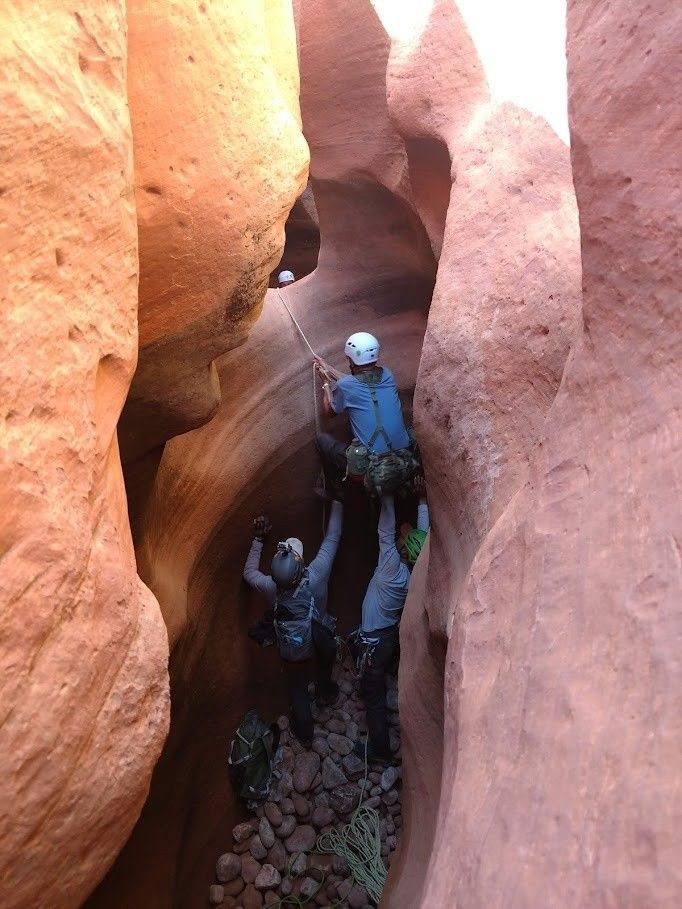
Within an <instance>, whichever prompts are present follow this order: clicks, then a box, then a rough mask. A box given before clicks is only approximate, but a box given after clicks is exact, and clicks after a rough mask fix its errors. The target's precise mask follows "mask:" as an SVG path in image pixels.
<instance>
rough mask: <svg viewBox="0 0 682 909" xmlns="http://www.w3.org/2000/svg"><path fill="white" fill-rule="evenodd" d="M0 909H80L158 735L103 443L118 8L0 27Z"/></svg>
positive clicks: (122, 142)
mask: <svg viewBox="0 0 682 909" xmlns="http://www.w3.org/2000/svg"><path fill="white" fill-rule="evenodd" d="M0 20H1V22H2V24H1V26H0V59H1V60H2V61H3V66H2V80H1V81H0V111H1V113H0V146H1V147H2V152H3V154H2V158H3V168H2V171H3V172H2V178H1V179H2V187H1V189H0V229H1V230H2V234H3V240H4V242H3V275H2V279H3V280H2V298H3V299H2V309H1V316H0V318H1V319H2V333H1V338H2V342H1V343H2V346H3V351H2V357H1V363H2V366H1V367H0V370H1V379H0V382H1V386H2V395H1V396H0V397H1V400H2V404H1V405H0V408H1V412H2V444H1V446H0V529H1V535H2V544H1V551H2V569H1V571H2V575H1V578H0V599H1V601H2V606H3V608H2V631H1V633H0V642H1V643H0V665H1V673H0V704H1V705H2V708H1V711H2V714H1V718H0V767H1V768H2V773H0V805H1V806H2V809H1V811H0V855H1V856H2V858H1V859H0V903H1V904H2V905H3V906H4V907H7V909H11V907H25V906H29V905H43V906H50V907H55V909H57V907H73V906H77V905H79V904H80V903H81V902H82V901H83V899H84V898H85V897H86V896H87V894H88V892H89V891H90V889H91V888H92V887H93V886H94V885H95V884H96V883H97V881H98V880H99V878H100V877H101V875H102V874H103V872H104V870H105V869H106V868H107V866H108V865H109V864H110V863H111V862H112V861H113V859H114V857H115V855H116V853H117V852H118V850H119V849H120V848H121V845H122V844H123V843H124V842H125V840H126V838H127V836H128V834H129V833H130V830H131V828H132V826H133V824H134V822H135V820H136V819H137V816H138V814H139V812H140V809H141V807H142V803H143V801H144V799H145V797H146V794H147V790H148V786H149V778H150V775H151V771H152V767H153V766H154V764H155V762H156V760H157V758H158V755H159V751H160V749H161V745H162V742H163V739H164V737H165V734H166V730H167V726H168V675H167V671H166V660H167V654H168V647H167V638H166V630H165V628H164V625H163V622H162V620H161V616H160V613H159V608H158V604H157V603H156V601H155V599H154V597H153V596H152V595H151V594H150V592H149V591H148V590H147V588H146V587H145V586H144V585H143V584H142V582H141V581H140V579H139V578H138V576H137V574H136V570H135V559H134V554H133V548H132V543H131V538H130V528H129V525H128V516H127V509H126V496H125V491H124V488H123V480H122V476H121V466H120V462H119V456H118V446H117V443H116V422H117V419H118V416H119V414H120V412H121V408H122V407H123V403H124V401H125V397H126V393H127V391H128V386H129V384H130V380H131V377H132V374H133V370H134V367H135V357H136V318H137V316H136V313H137V239H136V237H137V235H136V224H135V207H134V203H133V195H132V185H131V182H132V139H131V134H130V122H129V118H128V107H127V103H126V90H125V77H126V67H125V61H126V48H125V22H124V19H123V4H122V3H118V2H113V3H110V4H108V5H107V6H106V10H104V9H103V7H102V4H101V3H97V2H93V0H87V2H84V3H80V4H78V8H77V11H75V12H74V9H73V5H72V4H68V3H65V2H63V0H54V2H52V3H50V4H49V5H47V6H45V7H44V8H42V9H37V8H36V6H35V4H29V3H25V2H21V0H16V2H11V3H10V4H9V5H8V6H7V5H6V6H5V7H4V8H3V10H2V15H1V16H0Z"/></svg>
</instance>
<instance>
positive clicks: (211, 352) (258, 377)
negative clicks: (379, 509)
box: [0, 0, 682, 909]
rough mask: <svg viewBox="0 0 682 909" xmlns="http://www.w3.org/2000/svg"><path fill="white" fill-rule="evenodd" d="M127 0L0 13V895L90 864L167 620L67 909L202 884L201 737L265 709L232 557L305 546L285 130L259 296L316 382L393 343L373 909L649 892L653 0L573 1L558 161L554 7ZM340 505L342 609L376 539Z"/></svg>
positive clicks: (656, 156) (660, 295) (268, 301)
mask: <svg viewBox="0 0 682 909" xmlns="http://www.w3.org/2000/svg"><path fill="white" fill-rule="evenodd" d="M292 6H293V9H292ZM399 6H400V9H399V8H398V7H399ZM126 7H127V14H126V13H125V12H124V6H123V4H122V3H118V2H114V3H111V4H109V5H108V6H107V10H106V12H103V11H102V10H101V5H99V4H95V3H94V2H87V0H86V3H85V4H83V3H81V4H79V13H78V14H77V15H74V14H73V12H72V10H71V9H70V8H68V9H67V7H66V6H65V5H64V4H63V2H62V0H56V2H55V3H52V4H50V10H49V12H47V11H42V10H39V11H36V10H35V9H33V8H31V9H30V10H29V8H28V6H27V5H26V4H25V3H24V2H22V0H12V2H11V3H10V5H9V6H8V7H7V10H4V9H3V12H2V16H1V17H0V18H1V19H2V22H3V28H2V30H0V48H1V53H0V58H1V59H2V60H3V62H4V61H8V62H9V64H10V65H9V67H3V72H5V71H6V72H7V73H8V74H9V78H8V77H7V76H5V77H4V78H3V82H2V84H1V86H0V92H1V93H2V94H1V98H2V101H3V104H2V107H1V108H0V110H1V111H2V113H0V124H2V125H1V126H0V144H1V147H2V150H3V157H4V158H6V159H7V161H8V162H9V165H10V166H9V167H8V170H7V172H8V174H9V179H8V180H5V177H4V175H3V185H2V187H0V227H1V228H2V230H3V231H4V237H6V238H8V239H9V243H8V244H6V248H7V252H5V249H4V248H3V265H4V267H6V270H7V274H8V275H10V274H11V284H10V283H9V280H8V279H6V278H5V276H4V272H3V284H2V290H3V296H4V295H5V293H7V294H8V295H11V296H10V302H11V303H12V306H11V307H9V308H6V307H3V313H2V318H3V320H4V322H3V327H4V328H5V331H4V332H3V338H4V339H5V341H4V343H5V344H6V345H7V347H8V353H10V354H11V357H10V356H5V357H3V360H2V366H0V369H2V383H3V389H5V390H6V391H7V394H6V395H5V396H4V400H3V405H2V415H3V420H4V435H3V441H2V448H1V449H0V451H1V453H2V454H1V458H0V465H1V466H0V470H1V471H2V480H3V483H2V493H0V495H2V505H3V506H4V507H3V509H2V512H0V514H2V518H0V527H2V533H3V549H2V552H3V566H2V567H3V575H2V588H1V589H2V597H3V605H4V606H5V610H4V615H6V616H7V618H6V619H5V621H4V623H3V630H2V647H0V657H1V659H2V665H3V666H4V667H5V670H4V672H3V676H2V686H3V687H2V694H3V697H2V699H1V700H0V702H1V703H2V704H3V711H4V712H3V714H2V719H3V723H2V725H0V748H1V749H2V757H1V759H2V766H3V768H8V771H7V772H6V773H5V774H3V783H2V786H3V793H2V798H1V799H0V805H2V810H1V811H0V817H1V818H2V828H1V829H0V842H1V843H2V856H3V859H2V861H3V873H2V875H1V876H0V880H1V881H2V884H0V901H1V902H2V904H3V906H4V905H7V906H10V907H12V906H17V907H19V906H24V905H30V904H32V903H33V904H35V903H37V904H40V905H50V906H56V907H61V906H64V907H66V906H75V905H79V904H81V903H82V902H83V900H84V899H85V898H86V897H87V894H88V893H89V891H90V890H91V889H92V888H93V886H95V885H96V883H97V882H98V881H99V880H100V879H101V878H102V875H103V874H104V873H105V871H106V869H107V868H108V867H109V866H110V865H111V863H112V861H113V860H114V857H115V855H116V853H117V852H118V851H119V849H121V846H122V845H123V843H124V841H125V840H126V838H127V837H128V835H129V833H130V831H131V828H132V827H133V824H134V823H135V821H136V819H137V817H138V815H139V813H140V809H141V807H142V803H143V801H144V800H145V796H146V794H147V791H148V788H149V780H150V775H151V773H152V767H153V766H154V764H155V762H156V761H157V758H158V757H159V752H160V751H161V748H162V744H163V742H164V738H165V737H166V733H167V731H168V709H169V703H168V701H169V698H168V684H169V683H168V672H167V668H166V660H167V657H168V649H169V645H170V651H171V655H170V690H171V694H172V696H171V705H172V717H171V723H170V731H169V732H168V737H167V739H166V742H165V745H164V747H163V751H162V752H161V756H160V758H159V760H158V763H157V764H156V768H155V769H154V773H153V777H152V783H151V789H149V796H148V798H147V801H146V803H145V805H144V808H143V809H142V814H141V816H140V818H139V821H138V823H137V824H136V826H135V828H134V829H133V830H132V834H131V835H130V838H129V839H128V841H127V843H126V845H125V847H124V848H123V850H122V851H121V853H120V855H119V856H118V858H117V859H116V861H115V862H114V864H113V866H112V867H111V869H110V871H109V873H108V874H107V875H106V877H105V879H104V880H103V881H102V883H101V884H100V886H99V887H98V888H97V889H96V890H95V892H94V893H93V894H92V895H91V897H90V899H89V900H88V906H90V907H91V909H94V907H97V909H103V907H111V909H113V907H117V909H118V907H120V906H123V905H131V906H138V905H148V906H158V907H169V906H187V905H192V906H194V905H197V904H201V903H202V901H203V900H204V899H205V894H206V886H207V882H209V881H210V880H212V877H213V868H214V862H215V858H216V856H217V855H218V854H220V853H221V852H223V851H224V846H225V842H226V839H225V838H226V835H227V833H228V831H229V827H230V825H231V823H232V822H233V821H234V820H235V819H238V818H239V817H240V810H241V809H240V807H239V805H237V804H236V803H235V800H234V798H233V794H232V792H231V789H230V786H229V783H228V780H227V773H226V753H227V747H228V743H229V739H230V737H231V735H232V733H233V731H234V728H235V726H236V725H237V723H238V721H239V719H240V717H241V715H242V713H243V711H244V710H245V709H246V708H247V707H250V706H254V707H256V708H257V709H258V710H259V711H261V713H262V714H263V716H264V717H266V718H268V719H272V718H274V716H276V714H277V713H278V712H281V710H282V709H283V708H284V706H285V704H284V696H283V691H282V689H283V685H282V677H281V667H280V665H279V661H278V659H277V657H276V655H275V654H274V653H273V649H272V648H270V649H269V650H265V651H263V650H260V649H259V648H257V647H256V645H255V644H253V643H252V642H250V641H249V640H248V638H247V628H248V625H249V624H250V623H251V622H253V621H255V620H256V619H257V618H258V617H259V614H260V612H261V610H262V604H261V603H259V602H258V599H257V598H256V597H254V596H252V595H250V594H249V593H248V592H247V591H246V590H245V588H244V585H243V583H242V582H241V577H240V575H241V568H242V564H243V559H244V558H245V555H246V551H247V546H248V542H249V539H250V530H251V519H252V517H253V516H254V515H255V514H257V513H259V512H260V511H262V510H269V511H270V513H271V516H272V518H273V523H274V525H275V529H274V537H275V539H279V538H280V537H282V536H284V535H289V534H290V533H295V534H296V535H299V536H301V538H302V539H303V541H304V544H305V546H306V550H307V552H308V553H309V552H311V551H313V550H314V549H315V547H316V545H317V543H318V541H319V538H320V519H321V506H320V504H319V502H317V501H316V499H315V497H314V496H313V494H312V486H313V484H314V482H315V479H316V472H317V459H316V455H315V452H314V448H313V444H312V439H313V434H314V427H315V419H314V411H313V390H312V370H311V366H310V355H309V352H308V351H307V349H306V348H305V345H304V344H303V342H302V340H301V338H300V337H299V335H298V334H297V332H296V329H295V327H294V326H293V324H292V321H291V320H290V318H289V315H288V314H287V312H286V309H285V308H284V306H283V305H282V303H281V301H280V299H279V296H278V294H277V292H276V291H274V290H269V291H267V292H266V287H267V285H268V279H269V276H270V275H271V273H272V271H273V269H275V267H276V266H277V265H278V260H279V259H280V255H281V251H282V248H283V244H284V224H285V221H286V220H287V217H288V215H289V212H290V210H291V209H292V206H294V203H295V202H296V199H297V197H300V195H301V193H303V191H304V188H305V187H306V180H307V175H308V167H307V165H308V147H309V149H310V171H309V173H310V182H309V183H308V184H307V185H308V188H307V189H306V191H305V194H304V196H303V197H302V198H301V199H300V201H299V202H297V203H296V207H295V208H294V211H293V213H292V215H291V217H290V219H289V222H288V234H287V246H286V251H285V258H284V259H283V260H282V263H281V265H282V267H293V268H294V270H295V271H301V272H306V273H307V272H310V273H309V274H307V276H306V277H304V278H303V279H302V280H300V281H299V282H297V283H296V284H295V285H293V286H292V287H290V288H288V289H286V290H285V291H284V296H285V299H286V300H287V302H288V304H289V305H290V307H291V309H292V311H293V313H294V314H295V315H296V317H297V318H298V319H299V321H300V323H301V325H302V327H303V328H304V330H305V332H306V334H307V335H308V337H309V338H310V341H311V343H312V344H313V346H314V347H315V349H316V350H317V351H318V352H319V353H320V354H321V355H322V356H324V357H325V358H326V359H328V360H329V361H330V362H332V363H333V364H334V365H336V366H338V367H344V362H343V357H342V355H341V351H342V345H343V341H344V340H345V338H346V336H347V335H348V334H349V333H350V332H351V331H353V330H357V329H359V328H369V329H371V330H373V331H375V332H376V333H377V334H378V335H379V337H380V339H381V341H382V344H383V347H384V352H385V359H386V362H387V363H388V364H389V365H390V366H391V367H392V368H393V369H394V371H395V373H396V376H397V379H398V382H399V386H400V389H401V394H402V396H403V397H404V401H405V404H406V405H407V406H409V405H410V404H411V398H412V394H413V392H414V419H415V423H416V427H417V430H418V433H419V437H420V442H421V445H422V449H423V452H424V460H425V467H426V472H427V481H428V487H429V494H430V505H431V514H432V532H431V535H430V539H429V543H428V547H427V549H426V550H425V552H424V554H423V555H422V557H421V559H420V562H419V564H418V566H417V568H416V569H415V574H414V578H413V584H412V589H411V593H410V597H409V599H408V604H407V606H406V610H405V615H404V618H403V623H402V628H401V639H402V645H403V646H402V662H401V670H400V673H401V719H402V724H403V728H402V734H403V762H404V766H403V770H404V784H403V806H404V815H405V824H404V836H403V841H402V849H401V852H400V854H399V856H398V859H397V861H396V862H395V863H394V864H393V866H392V868H391V872H390V876H389V881H388V885H387V889H386V892H385V896H384V899H383V901H382V905H385V906H390V907H396V909H405V907H412V906H423V907H433V906H447V905H452V904H453V902H455V901H456V903H457V905H458V906H462V907H471V909H474V907H479V906H486V907H496V906H503V905H504V906H508V905H513V906H519V907H529V906H536V905H538V901H541V902H542V904H543V905H547V906H566V905H571V906H585V907H587V906H589V907H592V906H613V907H619V909H620V907H626V906H631V907H633V909H634V907H637V909H639V907H640V906H645V905H646V906H655V907H657V909H661V907H665V909H667V907H671V909H672V907H673V906H677V905H678V904H679V903H680V896H681V895H682V885H681V883H680V880H679V876H676V875H677V874H678V872H676V871H675V870H674V869H675V868H678V869H679V867H680V862H679V855H677V858H676V854H675V843H674V840H673V832H674V823H675V820H676V818H677V821H678V822H679V814H680V812H679V803H678V802H677V801H676V800H675V799H674V798H673V797H672V796H671V792H670V788H671V781H672V780H673V779H675V758H676V755H679V753H680V748H679V744H680V741H679V739H680V730H679V723H678V722H677V721H676V719H675V715H674V709H673V708H674V704H673V703H672V699H673V696H674V694H675V692H677V691H679V690H680V678H679V652H680V651H679V646H678V645H679V624H677V623H676V616H675V612H674V605H675V601H677V602H678V603H679V590H680V583H679V582H680V578H679V572H680V556H679V551H680V550H679V524H678V522H676V521H675V518H676V511H675V510H674V507H673V506H674V503H675V495H674V492H675V491H678V492H679V473H675V470H676V468H677V465H678V464H679V400H676V399H675V397H674V392H673V389H674V388H675V379H677V380H679V371H678V369H679V368H678V367H676V363H678V362H679V354H680V351H679V324H677V326H676V324H675V312H676V311H677V312H679V296H677V297H675V296H674V290H673V288H674V284H673V280H674V278H675V277H677V276H676V271H675V266H677V267H678V268H679V265H678V263H677V260H676V259H675V258H674V241H673V236H674V231H675V230H676V229H678V228H679V198H676V196H675V194H674V193H673V192H672V191H671V188H672V187H673V186H675V185H676V180H677V179H678V178H679V168H678V166H677V164H676V161H675V157H674V155H675V151H676V148H677V144H678V143H676V141H675V131H674V126H675V124H674V117H673V114H672V112H671V108H670V104H671V99H674V98H675V90H674V88H675V87H674V84H673V77H674V73H675V65H674V58H673V53H674V41H673V39H672V37H671V36H673V37H674V36H675V35H679V33H680V26H681V25H682V23H681V22H680V18H681V15H682V14H681V13H680V12H679V11H676V12H674V13H673V12H671V10H670V8H669V7H668V5H667V4H664V3H663V0H654V2H653V3H648V4H643V3H626V0H612V2H611V3H610V4H599V3H597V2H596V0H569V4H568V53H569V98H570V130H571V142H572V161H571V158H570V156H569V149H568V146H567V140H568V126H569V124H568V121H567V117H566V104H567V99H566V84H565V73H564V72H563V61H564V57H563V54H564V38H565V29H566V20H565V17H566V9H565V6H564V5H563V4H562V3H561V2H556V3H550V2H546V3H537V2H533V0H524V2H520V3H518V4H504V3H498V2H495V0H485V2H481V0H460V2H459V3H457V4H455V3H454V2H453V0H433V2H431V0H428V2H426V0H425V2H423V3H414V4H411V5H405V6H403V5H402V4H400V5H398V4H396V3H395V2H394V0H371V2H370V0H345V2H344V3H343V4H341V3H337V2H330V0H293V4H290V3H289V2H288V0H262V2H261V0H238V2H234V3H230V4H217V3H213V2H210V0H205V2H201V3H198V2H197V3H190V2H189V0H153V2H151V3H150V2H147V0H127V4H126ZM508 7H513V8H512V9H508ZM126 15H127V18H126ZM126 32H127V33H128V34H127V42H126ZM296 45H298V66H297V60H296V56H295V50H296ZM46 60H47V61H49V62H47V63H46V62H45V61H46ZM520 60H523V63H524V65H523V66H520ZM623 60H627V61H629V64H628V66H627V67H624V66H623V65H622V61H623ZM299 70H300V80H301V81H300V111H299V76H298V72H299ZM150 99H153V103H150ZM301 124H302V127H301ZM301 128H302V131H303V134H302V132H301ZM303 135H305V140H304V139H303ZM306 140H307V145H306ZM643 151H645V152H646V154H643ZM133 152H134V160H135V166H134V168H133V165H132V157H133ZM651 161H655V162H656V166H655V168H654V167H651V166H650V162H651ZM574 184H575V191H574ZM576 193H577V199H578V206H576ZM313 195H314V199H313V198H312V196H313ZM675 205H677V206H678V207H677V208H675ZM578 212H579V218H580V224H579V223H578ZM46 213H47V217H46V216H45V215H46ZM136 222H137V226H136ZM318 230H319V257H317V264H316V267H315V259H316V255H317V242H316V240H317V231H318ZM138 241H139V293H138ZM581 264H582V270H581ZM313 268H314V270H312V271H311V269H313ZM581 280H582V290H581ZM678 280H679V279H678ZM138 301H139V316H136V304H137V302H138ZM675 307H677V310H676V309H675ZM138 318H139V347H140V351H139V363H138V366H137V371H136V372H135V377H134V379H133V380H132V387H131V388H130V392H129V393H128V389H129V386H130V383H131V379H132V374H133V371H134V369H135V364H136V356H137V346H136V319H138ZM427 320H428V321H427ZM10 344H11V347H10ZM415 382H416V391H415ZM126 395H128V396H127V401H126ZM124 401H125V409H124V410H123V416H122V418H121V421H120V423H119V439H120V444H121V451H122V456H123V462H124V472H125V479H126V489H127V493H128V500H129V501H128V505H129V515H130V520H131V522H132V525H133V539H134V543H135V553H134V554H133V546H132V542H131V536H130V532H129V524H128V517H127V515H126V495H125V491H124V488H123V482H122V477H121V465H120V460H119V453H118V445H117V439H116V432H115V429H116V426H115V424H116V420H117V419H118V417H119V415H120V414H121V410H122V408H123V406H124ZM331 425H332V428H333V431H334V432H336V433H338V434H339V435H340V436H341V435H342V434H343V431H344V430H343V423H342V421H341V422H337V423H336V424H331ZM188 430H189V431H188ZM181 433H182V434H181ZM677 469H678V468H677ZM678 510H679V509H678ZM347 512H348V513H347V514H346V517H345V524H344V539H343V541H342V545H341V549H340V552H339V556H338V560H337V565H336V567H335V570H334V574H333V578H332V591H331V598H330V608H331V610H332V611H333V612H335V613H337V614H338V615H339V618H340V622H341V628H342V630H347V629H349V628H350V627H351V626H352V625H353V624H354V623H356V622H357V618H358V613H359V603H360V599H361V596H362V592H363V589H364V586H365V585H366V582H367V580H368V578H369V575H370V573H371V570H372V567H373V560H374V559H375V549H374V548H373V547H374V546H375V539H374V538H375V529H374V526H372V525H371V521H369V520H368V519H367V516H366V515H364V514H361V513H355V514H353V513H352V509H350V508H349V509H347ZM676 525H677V526H676ZM135 559H136V560H137V570H138V572H139V575H140V577H141V579H142V581H140V578H138V576H137V574H136V572H135ZM142 582H144V583H142ZM150 591H151V592H150ZM5 604H6V605H5ZM29 614H30V621H27V615H29ZM676 643H677V649H674V648H675V646H676ZM74 705H77V706H78V709H76V710H74ZM676 722H677V725H676ZM17 856H20V857H21V859H20V860H19V861H17ZM36 869H38V870H36Z"/></svg>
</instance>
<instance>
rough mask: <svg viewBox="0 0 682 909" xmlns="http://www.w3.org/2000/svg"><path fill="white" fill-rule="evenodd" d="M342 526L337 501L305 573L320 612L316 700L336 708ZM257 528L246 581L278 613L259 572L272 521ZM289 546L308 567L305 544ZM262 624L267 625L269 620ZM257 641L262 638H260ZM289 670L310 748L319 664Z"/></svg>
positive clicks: (300, 728) (269, 583)
mask: <svg viewBox="0 0 682 909" xmlns="http://www.w3.org/2000/svg"><path fill="white" fill-rule="evenodd" d="M342 525H343V505H342V504H341V502H339V501H334V502H332V506H331V513H330V515H329V521H328V523H327V531H326V533H325V535H324V539H323V541H322V544H321V546H320V548H319V549H318V551H317V555H316V556H315V558H314V559H313V560H312V562H311V563H310V564H309V565H308V567H307V569H305V578H306V579H307V583H308V585H309V588H307V589H309V592H310V593H312V596H313V600H314V603H315V612H316V615H315V616H314V618H313V620H312V640H313V647H314V652H315V664H316V679H315V696H316V698H317V700H318V701H320V702H322V703H333V702H334V701H335V700H336V697H337V695H338V691H339V689H338V686H337V684H336V683H335V682H334V681H332V677H331V676H332V670H333V667H334V659H335V657H336V638H335V636H334V632H333V630H332V629H333V627H334V622H333V620H331V618H330V617H329V616H328V613H327V593H328V586H329V576H330V574H331V570H332V566H333V564H334V558H335V556H336V551H337V549H338V548H339V542H340V540H341V529H342ZM254 528H255V531H256V535H255V538H254V540H253V543H252V544H251V548H250V550H249V554H248V556H247V559H246V564H245V565H244V580H245V581H246V582H247V584H249V585H250V586H251V587H252V588H253V589H254V590H257V591H258V592H259V593H260V594H261V595H262V596H263V597H264V599H265V601H266V603H267V604H268V607H269V611H270V613H271V614H272V611H273V609H274V607H275V604H276V602H277V597H278V588H277V584H276V583H275V581H274V579H273V577H272V576H271V575H269V574H264V573H263V572H262V571H261V570H260V568H259V565H260V558H261V554H262V552H263V539H264V537H265V536H266V535H267V532H268V530H269V521H268V520H267V518H265V516H260V517H259V518H256V520H255V521H254ZM286 545H288V547H290V550H291V551H292V552H293V553H295V554H296V558H297V559H299V560H300V562H301V563H302V560H303V544H302V543H301V541H300V540H298V539H296V538H294V537H290V538H289V539H288V540H287V541H286ZM261 624H263V625H266V626H267V625H268V621H267V619H266V620H264V622H263V623H261ZM270 628H272V632H271V633H272V639H273V641H274V638H275V633H274V627H273V626H272V624H270ZM249 633H250V634H251V633H252V632H251V631H250V632H249ZM252 636H254V637H257V635H255V634H253V635H252ZM281 652H282V651H281V650H280V653H281ZM283 665H284V668H285V676H286V683H287V688H288V692H289V702H290V704H291V731H292V732H293V733H294V735H295V736H296V737H297V738H298V740H299V741H300V742H301V743H302V744H304V745H306V746H310V744H311V743H312V739H313V731H314V724H313V717H312V711H311V705H310V697H309V695H308V683H309V681H310V676H311V669H312V665H313V661H312V660H310V659H305V660H302V661H298V662H294V661H292V660H290V659H283Z"/></svg>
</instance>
